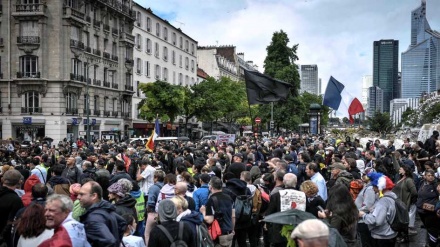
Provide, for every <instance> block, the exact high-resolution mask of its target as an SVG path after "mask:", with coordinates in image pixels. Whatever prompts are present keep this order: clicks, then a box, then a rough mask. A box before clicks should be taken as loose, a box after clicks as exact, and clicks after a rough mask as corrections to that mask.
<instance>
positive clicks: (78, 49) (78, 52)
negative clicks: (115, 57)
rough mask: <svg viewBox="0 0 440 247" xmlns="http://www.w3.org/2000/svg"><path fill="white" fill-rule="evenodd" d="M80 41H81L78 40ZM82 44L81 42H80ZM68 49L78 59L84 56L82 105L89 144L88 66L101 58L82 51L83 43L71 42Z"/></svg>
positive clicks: (96, 63)
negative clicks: (83, 94)
mask: <svg viewBox="0 0 440 247" xmlns="http://www.w3.org/2000/svg"><path fill="white" fill-rule="evenodd" d="M79 43H81V42H79ZM81 44H82V43H81ZM70 50H71V51H72V52H73V55H74V56H75V59H78V60H80V58H81V57H83V58H85V60H86V61H85V62H86V63H85V65H84V67H85V68H86V74H87V75H84V76H86V80H85V81H86V97H87V100H86V105H85V106H84V110H86V111H87V127H86V140H87V143H88V144H90V141H91V140H90V96H89V84H90V83H91V80H90V82H89V80H88V79H89V68H90V67H91V66H96V65H98V64H99V63H100V62H101V58H100V57H95V56H89V55H87V54H86V53H85V52H84V45H75V44H72V43H71V45H70Z"/></svg>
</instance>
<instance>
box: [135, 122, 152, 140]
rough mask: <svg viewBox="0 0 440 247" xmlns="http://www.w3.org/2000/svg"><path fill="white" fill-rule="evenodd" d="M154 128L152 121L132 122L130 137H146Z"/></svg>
mask: <svg viewBox="0 0 440 247" xmlns="http://www.w3.org/2000/svg"><path fill="white" fill-rule="evenodd" d="M153 129H154V123H133V135H132V136H131V137H140V138H142V137H148V136H150V134H151V132H152V131H153Z"/></svg>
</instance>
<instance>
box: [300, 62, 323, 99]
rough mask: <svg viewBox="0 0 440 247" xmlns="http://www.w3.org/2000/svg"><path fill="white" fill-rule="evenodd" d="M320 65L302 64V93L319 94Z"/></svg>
mask: <svg viewBox="0 0 440 247" xmlns="http://www.w3.org/2000/svg"><path fill="white" fill-rule="evenodd" d="M318 83H319V82H318V65H316V64H312V65H301V84H300V85H301V86H300V93H304V92H308V93H311V94H315V95H318Z"/></svg>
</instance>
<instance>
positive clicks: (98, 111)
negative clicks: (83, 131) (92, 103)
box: [93, 110, 101, 117]
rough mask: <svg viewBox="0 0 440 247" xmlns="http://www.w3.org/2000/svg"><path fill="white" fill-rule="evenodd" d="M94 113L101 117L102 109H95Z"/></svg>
mask: <svg viewBox="0 0 440 247" xmlns="http://www.w3.org/2000/svg"><path fill="white" fill-rule="evenodd" d="M93 114H94V115H95V116H98V117H99V115H101V111H100V110H93Z"/></svg>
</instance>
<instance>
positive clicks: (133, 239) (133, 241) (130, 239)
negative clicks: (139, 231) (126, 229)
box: [122, 235, 145, 247]
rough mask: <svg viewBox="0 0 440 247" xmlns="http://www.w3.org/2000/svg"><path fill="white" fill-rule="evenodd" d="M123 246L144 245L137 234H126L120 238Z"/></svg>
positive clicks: (139, 246) (134, 246) (135, 246)
mask: <svg viewBox="0 0 440 247" xmlns="http://www.w3.org/2000/svg"><path fill="white" fill-rule="evenodd" d="M122 241H123V242H124V244H125V247H145V242H144V240H143V239H142V238H141V237H138V236H133V235H130V236H126V237H123V238H122Z"/></svg>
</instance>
